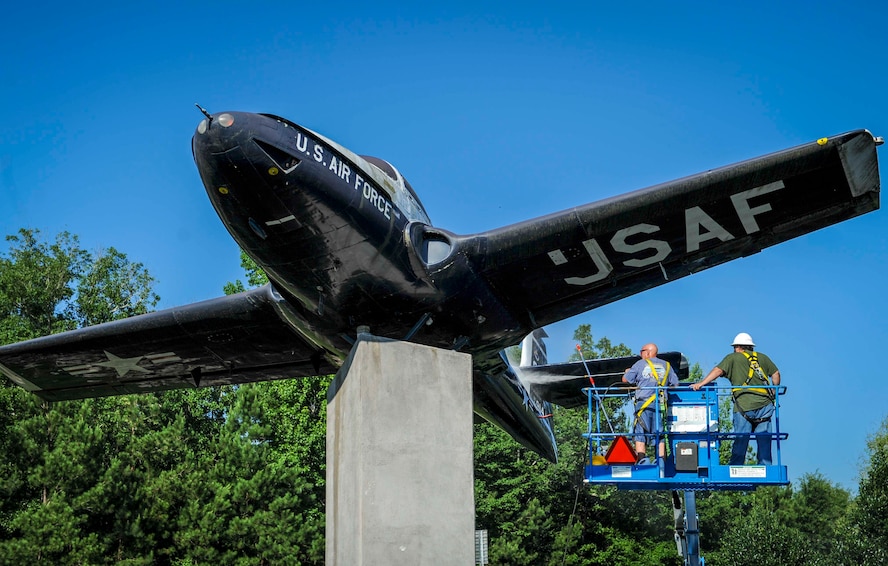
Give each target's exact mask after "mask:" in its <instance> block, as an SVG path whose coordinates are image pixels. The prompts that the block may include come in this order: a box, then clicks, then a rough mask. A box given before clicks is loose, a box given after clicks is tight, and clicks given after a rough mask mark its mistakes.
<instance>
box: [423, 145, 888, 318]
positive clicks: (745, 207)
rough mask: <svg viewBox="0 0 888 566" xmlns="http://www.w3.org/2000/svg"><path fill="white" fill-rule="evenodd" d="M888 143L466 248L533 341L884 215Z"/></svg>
mask: <svg viewBox="0 0 888 566" xmlns="http://www.w3.org/2000/svg"><path fill="white" fill-rule="evenodd" d="M880 142H881V140H878V141H877V140H876V139H874V138H873V136H872V135H871V134H870V133H869V132H868V131H866V130H859V131H854V132H849V133H846V134H842V135H839V136H835V137H833V138H829V139H827V138H824V139H821V140H818V141H816V142H811V143H808V144H805V145H801V146H798V147H795V148H791V149H787V150H784V151H780V152H777V153H773V154H770V155H766V156H764V157H759V158H756V159H751V160H748V161H744V162H741V163H737V164H735V165H730V166H727V167H722V168H719V169H714V170H710V171H706V172H704V173H700V174H697V175H693V176H691V177H686V178H683V179H679V180H676V181H672V182H668V183H664V184H660V185H656V186H653V187H650V188H647V189H642V190H638V191H635V192H632V193H628V194H625V195H622V196H618V197H615V198H610V199H607V200H603V201H600V202H596V203H592V204H588V205H585V206H580V207H577V208H574V209H571V210H567V211H564V212H560V213H556V214H552V215H548V216H544V217H541V218H537V219H535V220H530V221H526V222H522V223H519V224H515V225H512V226H507V227H505V228H501V229H497V230H494V231H490V232H486V233H482V234H476V235H473V236H468V237H465V238H464V239H462V240H461V241H460V242H459V244H458V247H459V248H461V249H460V251H461V252H462V253H463V254H464V255H466V256H468V257H471V258H472V261H473V263H474V265H475V272H476V273H477V274H478V275H479V276H481V277H483V278H484V279H486V280H487V282H488V284H489V285H490V286H491V287H492V288H493V289H494V292H495V293H496V294H497V296H498V297H499V298H500V300H501V301H502V302H503V304H504V305H506V307H507V308H509V309H510V310H511V311H512V312H513V314H514V315H515V316H516V318H518V319H519V320H521V321H522V324H523V325H525V328H524V329H523V330H522V331H523V332H526V331H529V329H533V328H539V327H542V326H545V325H547V324H551V323H553V322H557V321H559V320H563V319H565V318H568V317H570V316H574V315H576V314H579V313H582V312H585V311H587V310H589V309H592V308H595V307H599V306H601V305H605V304H608V303H611V302H613V301H616V300H619V299H622V298H624V297H628V296H630V295H634V294H636V293H639V292H641V291H644V290H646V289H650V288H652V287H656V286H658V285H662V284H663V283H666V282H668V281H674V280H676V279H679V278H681V277H685V276H687V275H691V274H693V273H696V272H698V271H701V270H703V269H707V268H709V267H713V266H715V265H718V264H721V263H724V262H727V261H730V260H733V259H736V258H740V257H744V256H748V255H750V254H754V253H757V252H759V251H760V250H762V249H764V248H767V247H769V246H773V245H774V244H778V243H780V242H783V241H785V240H789V239H791V238H795V237H797V236H800V235H802V234H806V233H808V232H812V231H814V230H818V229H820V228H823V227H825V226H829V225H831V224H835V223H838V222H841V221H843V220H847V219H849V218H852V217H855V216H858V215H861V214H864V213H866V212H869V211H872V210H875V209H877V208H879V171H878V164H877V157H876V145H877V143H880ZM454 255H455V254H454ZM445 267H446V266H445ZM432 268H433V269H434V266H432Z"/></svg>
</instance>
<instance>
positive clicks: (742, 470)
mask: <svg viewBox="0 0 888 566" xmlns="http://www.w3.org/2000/svg"><path fill="white" fill-rule="evenodd" d="M730 475H731V477H732V478H763V477H766V476H767V471H766V470H765V467H764V466H731V469H730Z"/></svg>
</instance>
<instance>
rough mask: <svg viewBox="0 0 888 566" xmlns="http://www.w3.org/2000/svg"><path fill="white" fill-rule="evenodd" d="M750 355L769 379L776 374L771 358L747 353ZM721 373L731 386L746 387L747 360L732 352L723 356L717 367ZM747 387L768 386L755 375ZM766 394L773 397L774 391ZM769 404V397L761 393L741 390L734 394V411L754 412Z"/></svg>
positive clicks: (741, 355)
mask: <svg viewBox="0 0 888 566" xmlns="http://www.w3.org/2000/svg"><path fill="white" fill-rule="evenodd" d="M749 353H750V354H753V353H754V354H755V356H756V359H758V363H759V365H760V366H761V368H762V371H763V372H765V375H767V376H768V377H769V378H770V377H771V376H772V375H774V374H775V373H776V372H777V366H775V365H774V362H772V361H771V358H769V357H768V356H766V355H765V354H762V353H761V352H749ZM716 367H718V368H719V369H721V370H722V371H723V372H725V377H727V378H728V380H729V381H730V382H731V385H747V383H746V380H747V379H749V360H747V359H746V356H744V355H743V354H742V353H741V352H733V353H731V354H728V355H727V356H725V359H723V360H722V361H721V362H720V363H719V364H718V366H716ZM748 385H770V384H763V383H762V380H761V379H759V378H758V377H757V376H756V375H753V376H752V379H749V384H748ZM768 392H769V393H770V394H771V395H773V394H774V390H773V389H771V390H768ZM770 404H771V397H770V396H769V395H766V394H763V393H761V392H756V391H753V390H751V389H741V390H739V391H735V392H734V410H735V411H742V412H746V411H754V410H756V409H761V408H762V407H764V406H765V405H770Z"/></svg>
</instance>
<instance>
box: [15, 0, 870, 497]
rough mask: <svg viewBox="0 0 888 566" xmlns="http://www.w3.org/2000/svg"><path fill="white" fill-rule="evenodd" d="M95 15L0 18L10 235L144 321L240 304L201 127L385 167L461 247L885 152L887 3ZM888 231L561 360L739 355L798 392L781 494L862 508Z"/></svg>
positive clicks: (776, 263)
mask: <svg viewBox="0 0 888 566" xmlns="http://www.w3.org/2000/svg"><path fill="white" fill-rule="evenodd" d="M100 4H101V3H94V4H93V6H92V7H90V8H78V7H77V6H75V5H74V4H71V3H59V4H58V5H57V6H47V5H45V4H39V3H36V4H28V3H19V4H18V5H17V6H16V7H13V8H7V9H6V10H4V23H5V25H4V33H3V34H0V106H2V108H3V109H4V112H3V113H2V116H3V120H2V121H0V199H2V200H0V203H2V204H0V207H2V208H0V210H2V212H3V213H2V215H0V233H2V235H4V236H5V235H8V234H12V233H15V232H16V231H18V229H19V228H22V227H29V228H37V229H40V230H41V231H42V232H43V233H44V235H45V236H47V237H52V236H54V235H55V234H57V233H58V232H60V231H62V230H68V231H70V232H72V233H74V234H77V235H78V236H79V237H80V239H81V244H82V245H83V246H84V247H85V248H86V249H89V250H92V251H96V250H98V249H100V248H105V247H109V246H114V247H116V248H117V249H119V250H120V251H122V252H124V253H126V254H127V255H128V257H129V258H130V259H131V260H133V261H139V262H142V263H143V264H144V265H145V266H146V267H147V268H148V270H149V271H150V273H151V274H152V275H153V276H154V277H155V278H156V279H157V287H156V288H157V291H158V292H159V294H160V295H161V297H162V301H161V304H160V307H171V306H175V305H180V304H185V303H190V302H194V301H198V300H202V299H208V298H212V297H215V296H218V295H220V294H221V289H222V286H223V285H224V283H225V282H226V281H231V280H234V279H236V278H243V272H242V270H241V269H240V266H239V258H238V249H237V246H236V245H235V244H234V242H233V241H232V240H231V238H230V237H229V236H228V234H227V232H226V231H225V230H224V228H223V227H222V224H221V223H220V222H219V220H218V218H217V217H216V216H215V213H214V212H213V209H212V207H211V206H210V204H209V201H208V200H207V198H206V196H205V193H204V189H203V187H202V185H201V183H200V180H199V178H198V174H197V171H196V169H195V167H194V164H193V161H192V158H191V150H190V139H191V135H192V133H193V131H194V128H195V127H196V125H197V123H198V122H199V120H200V118H201V115H200V114H199V112H198V111H197V109H196V108H195V107H194V104H195V103H200V104H201V105H202V106H204V107H205V108H207V109H209V110H210V111H212V112H220V111H223V110H244V111H255V112H270V113H274V114H278V115H281V116H285V117H287V118H288V119H290V120H293V121H295V122H298V123H301V124H303V125H305V126H307V127H309V128H312V129H314V130H316V131H318V132H320V133H322V134H325V135H326V136H328V137H330V138H332V139H334V140H336V141H338V142H340V143H341V144H343V145H345V146H346V147H348V148H350V149H352V150H354V151H356V152H357V153H361V154H370V155H376V156H379V157H382V158H385V159H387V160H389V161H391V162H392V163H393V164H395V166H397V167H398V168H399V169H400V170H401V172H402V173H403V174H404V175H405V176H406V177H407V178H408V179H409V180H410V182H411V184H412V185H413V186H414V188H415V189H416V190H417V192H418V193H419V195H420V198H421V199H422V200H423V203H424V204H425V206H426V208H427V209H428V211H429V214H430V216H431V217H432V221H433V223H434V224H435V225H436V226H439V227H442V228H445V229H448V230H451V231H454V232H457V233H473V232H480V231H484V230H487V229H491V228H496V227H499V226H502V225H505V224H510V223H514V222H518V221H521V220H525V219H528V218H532V217H536V216H540V215H543V214H546V213H549V212H555V211H558V210H563V209H565V208H569V207H571V206H574V205H578V204H583V203H587V202H592V201H595V200H599V199H602V198H605V197H608V196H612V195H616V194H620V193H623V192H627V191H630V190H634V189H637V188H642V187H646V186H649V185H652V184H655V183H659V182H662V181H667V180H671V179H675V178H678V177H682V176H685V175H689V174H693V173H696V172H700V171H703V170H706V169H709V168H713V167H717V166H721V165H726V164H729V163H733V162H736V161H740V160H742V159H746V158H750V157H755V156H758V155H762V154H765V153H769V152H772V151H776V150H779V149H783V148H786V147H791V146H794V145H797V144H800V143H804V142H808V141H811V140H814V139H817V138H820V137H823V136H828V135H832V134H837V133H841V132H844V131H847V130H852V129H857V128H868V129H869V130H871V131H872V132H873V133H874V134H876V135H882V136H888V113H886V110H885V108H886V102H885V100H886V92H888V84H886V82H888V79H886V73H885V70H886V69H888V36H886V34H885V27H884V22H885V21H888V20H886V15H888V14H886V8H885V7H884V5H883V3H880V2H875V1H873V2H854V1H851V2H845V3H843V4H842V5H838V4H835V3H827V2H822V3H819V2H806V3H804V4H802V3H798V4H794V5H793V6H791V7H790V6H788V5H787V6H780V5H777V4H778V3H771V2H746V3H742V4H737V5H736V6H730V5H729V3H715V2H694V3H681V2H678V3H663V2H656V3H653V2H652V3H644V2H641V3H631V4H626V5H624V6H617V5H616V4H615V3H610V2H608V3H599V2H582V3H552V4H545V3H539V2H535V3H527V4H525V3H521V2H518V3H516V2H508V3H506V2H502V3H466V5H465V6H464V5H463V3H461V2H448V3H446V4H444V5H441V6H434V5H431V4H429V5H423V6H422V7H418V5H417V7H413V6H410V5H408V4H405V3H365V2H361V3H354V4H353V5H351V4H349V3H339V4H334V3H330V4H324V3H296V2H266V3H261V4H254V5H249V6H248V5H247V4H244V3H242V2H214V3H206V4H205V5H201V4H198V3H192V2H184V3H180V2H177V3H168V2H163V1H161V2H154V3H144V4H139V3H109V4H107V5H105V6H101V5H100ZM723 4H724V5H723ZM787 4H788V3H787ZM886 151H888V150H886V149H885V148H884V147H883V148H882V149H880V155H881V157H882V158H883V159H885V152H886ZM883 169H884V166H883ZM884 226H885V212H884V211H878V212H875V213H871V214H869V215H866V216H864V217H861V218H858V219H854V220H851V221H848V222H845V223H843V224H840V225H837V226H834V227H830V228H828V229H825V230H822V231H819V232H817V233H814V234H811V235H808V236H805V237H803V238H800V239H797V240H794V241H792V242H789V243H786V244H783V245H780V246H778V247H775V248H772V249H769V250H766V251H764V252H763V253H761V254H758V255H756V256H754V257H750V258H746V259H743V260H739V261H735V262H733V263H730V264H727V265H724V266H720V267H718V268H715V269H712V270H709V271H706V272H703V273H700V274H697V275H694V276H692V277H688V278H685V279H682V280H680V281H676V282H673V283H671V284H669V285H665V286H663V287H660V288H658V289H655V290H652V291H649V292H647V293H643V294H641V295H638V296H636V297H632V298H629V299H626V300H623V301H620V302H618V303H615V304H612V305H609V306H607V307H604V308H601V309H598V310H595V311H592V312H589V313H586V314H584V315H582V316H579V317H576V318H573V319H570V320H567V321H564V322H562V323H559V324H557V325H554V326H553V327H550V328H549V329H548V330H549V333H550V334H551V336H552V338H551V339H550V340H549V350H550V359H551V360H552V361H561V360H563V359H566V358H567V357H568V356H569V355H570V354H571V352H572V351H573V348H574V342H573V340H572V333H573V330H574V329H575V328H576V327H577V326H578V325H579V324H582V323H589V324H591V325H592V330H593V334H594V335H595V336H596V337H601V336H607V337H608V338H610V339H611V340H613V341H615V342H624V343H626V344H627V345H630V346H632V347H633V349H636V348H638V347H640V346H641V345H642V344H643V343H645V342H648V341H655V342H657V343H658V344H659V345H660V348H661V350H681V351H683V352H685V354H686V355H687V356H688V357H689V358H690V360H691V361H696V362H699V363H700V364H701V365H702V366H703V367H704V370H708V369H710V368H711V367H712V366H713V365H715V364H716V363H717V362H718V361H719V360H720V359H721V358H722V356H724V355H725V354H726V353H728V352H729V351H730V346H729V344H730V341H731V339H732V338H733V336H734V335H735V334H736V333H737V332H740V331H745V332H749V333H751V334H752V336H753V337H754V338H755V340H756V342H757V344H758V345H759V349H760V350H761V351H763V352H766V353H768V354H769V355H770V356H771V357H772V358H773V359H774V360H775V361H776V363H777V365H778V366H779V367H780V370H781V373H782V374H783V378H784V383H785V384H786V385H787V386H788V387H789V391H788V393H787V395H786V397H785V398H784V406H783V410H782V419H781V420H782V428H783V429H784V430H785V431H788V432H789V433H790V439H789V441H788V442H787V443H786V444H785V446H784V453H783V456H784V463H785V464H787V465H788V466H789V473H790V478H791V479H794V478H798V477H799V476H800V475H801V474H803V473H808V472H815V471H820V472H821V473H823V474H824V475H825V476H826V477H827V478H829V479H830V480H832V481H834V482H837V483H839V484H841V485H842V486H844V487H846V488H849V489H855V488H856V484H857V476H858V469H859V464H860V461H861V458H862V456H863V454H864V448H865V440H866V437H867V435H868V434H872V433H874V432H875V431H876V430H877V429H878V426H879V423H880V422H881V421H882V420H883V419H884V418H885V417H886V414H888V410H886V408H885V407H886V399H888V377H886V376H883V375H882V373H883V372H882V371H881V370H880V358H881V356H882V355H883V352H882V350H881V348H882V346H884V345H885V344H886V342H888V331H886V321H888V298H886V295H885V293H884V291H883V289H884V286H885V284H884V281H885V280H886V277H888V268H886V262H885V258H886V256H888V236H886V232H885V230H884ZM2 249H3V250H5V249H6V248H5V246H3V247H2ZM738 292H739V294H742V295H743V296H744V297H746V300H744V301H742V302H739V301H737V300H736V297H737V295H738ZM858 364H859V365H858Z"/></svg>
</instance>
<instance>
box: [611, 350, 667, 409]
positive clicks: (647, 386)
mask: <svg viewBox="0 0 888 566" xmlns="http://www.w3.org/2000/svg"><path fill="white" fill-rule="evenodd" d="M648 361H650V362H651V363H650V364H648ZM651 365H653V366H654V369H655V370H656V371H657V376H658V377H659V378H660V379H659V381H660V382H661V383H663V376H664V375H666V367H667V364H666V362H665V361H663V360H661V359H660V358H649V359H648V360H638V361H637V362H635V363H634V364H632V367H631V368H629V371H627V372H626V374H625V375H624V376H623V377H624V378H625V379H626V381H627V382H629V383H631V384H632V385H637V386H638V391H636V392H635V401H636V403H643V402H644V401H647V400H648V398H649V397H650V396H651V395H654V394H655V393H656V391H657V390H656V389H655V387H656V386H657V378H656V377H654V372H652V371H651ZM663 384H664V385H668V386H669V387H676V386H678V376H677V375H676V374H675V370H673V369H672V366H671V365H670V366H669V374H668V375H666V381H665V383H663ZM648 407H650V408H653V405H648Z"/></svg>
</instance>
